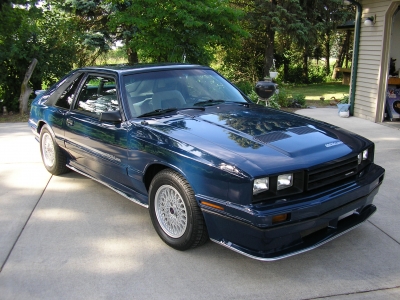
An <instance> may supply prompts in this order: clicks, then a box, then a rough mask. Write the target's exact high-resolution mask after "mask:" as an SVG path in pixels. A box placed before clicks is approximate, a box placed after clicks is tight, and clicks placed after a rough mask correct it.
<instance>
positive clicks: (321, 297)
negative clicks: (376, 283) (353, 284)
mask: <svg viewBox="0 0 400 300" xmlns="http://www.w3.org/2000/svg"><path fill="white" fill-rule="evenodd" d="M398 288H400V285H399V286H394V287H388V288H381V289H374V290H368V291H359V292H352V293H343V294H335V295H328V296H320V297H313V298H303V299H302V300H313V299H328V298H332V297H337V296H350V295H358V294H366V293H371V292H379V291H388V290H394V289H398Z"/></svg>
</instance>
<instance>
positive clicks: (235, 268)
mask: <svg viewBox="0 0 400 300" xmlns="http://www.w3.org/2000/svg"><path fill="white" fill-rule="evenodd" d="M298 113H299V114H301V115H306V116H311V117H315V118H318V119H321V120H324V121H326V122H329V123H333V124H336V125H339V126H341V127H343V128H346V129H348V130H351V131H353V132H356V133H359V134H361V135H364V136H366V137H368V138H370V139H371V140H373V141H374V142H375V143H376V154H375V161H376V162H377V163H378V164H379V165H381V166H383V167H384V168H385V169H386V178H385V180H384V183H383V185H382V187H381V189H380V192H379V194H378V195H377V197H376V198H375V204H376V205H377V207H378V211H377V212H376V213H375V214H374V215H373V216H372V217H371V218H370V220H369V221H367V222H366V223H364V224H363V225H362V226H360V227H358V228H357V229H355V230H353V231H351V232H349V233H348V234H346V235H344V236H341V237H339V238H337V239H335V240H334V241H332V242H330V243H328V244H325V245H323V246H322V247H320V248H318V249H315V250H313V251H310V252H307V253H303V254H301V255H297V256H293V257H290V258H287V259H284V260H280V261H276V262H260V261H256V260H252V259H250V258H247V257H244V256H242V255H239V254H237V253H235V252H233V251H230V250H228V249H226V248H224V247H221V246H218V245H217V244H214V243H212V242H208V243H207V244H206V245H204V246H202V247H199V248H197V249H194V250H190V251H186V252H179V251H176V250H173V249H172V248H170V247H168V246H167V245H165V244H164V243H163V242H162V241H161V240H160V239H159V237H158V236H157V234H156V233H155V231H154V230H153V227H152V225H151V221H150V217H149V215H148V211H147V209H145V208H143V207H141V206H139V205H136V204H134V203H132V202H130V201H128V200H127V199H125V198H123V197H121V196H120V195H118V194H116V193H114V192H113V191H111V190H109V189H108V188H106V187H104V186H103V185H101V184H99V183H97V182H95V181H93V180H90V179H87V178H85V177H82V176H81V175H79V174H77V173H74V172H71V173H68V174H66V175H63V176H59V177H56V176H51V175H50V174H49V173H47V171H46V170H45V168H44V167H43V166H42V163H41V158H40V153H39V144H38V143H37V142H36V141H35V139H34V137H33V135H32V134H31V133H30V131H29V129H28V126H27V124H0V266H1V273H0V298H1V299H207V300H210V299H321V298H323V299H335V300H336V299H400V230H399V229H400V155H399V148H400V131H399V130H397V129H394V128H390V127H387V126H383V125H379V124H374V123H372V122H369V121H366V120H362V119H358V118H354V117H351V118H348V119H343V118H339V117H338V116H337V114H336V109H330V108H326V109H307V110H301V111H298Z"/></svg>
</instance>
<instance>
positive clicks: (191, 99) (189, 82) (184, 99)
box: [124, 69, 247, 117]
mask: <svg viewBox="0 0 400 300" xmlns="http://www.w3.org/2000/svg"><path fill="white" fill-rule="evenodd" d="M124 86H125V92H126V96H127V100H128V103H129V109H130V112H131V116H132V117H141V116H149V115H151V114H152V112H156V113H157V114H159V112H160V111H164V110H165V111H170V110H168V109H176V110H181V109H188V108H193V107H194V108H199V106H212V105H218V104H221V103H223V102H241V103H243V102H247V100H246V99H245V98H244V96H243V95H242V94H241V93H240V92H239V91H238V90H237V89H236V88H235V87H234V86H233V85H232V84H230V83H229V82H228V81H226V80H225V79H224V78H223V77H221V76H220V75H219V74H218V73H216V72H214V71H213V70H208V69H181V70H165V71H152V72H147V73H137V74H131V75H125V76H124Z"/></svg>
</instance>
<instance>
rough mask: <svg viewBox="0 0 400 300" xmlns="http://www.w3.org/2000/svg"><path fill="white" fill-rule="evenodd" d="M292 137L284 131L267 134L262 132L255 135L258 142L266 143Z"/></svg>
mask: <svg viewBox="0 0 400 300" xmlns="http://www.w3.org/2000/svg"><path fill="white" fill-rule="evenodd" d="M287 138H290V135H288V134H286V133H284V132H279V131H278V132H271V133H267V134H262V135H257V136H255V137H254V139H255V140H256V141H258V142H261V143H264V144H269V143H273V142H277V141H280V140H284V139H287Z"/></svg>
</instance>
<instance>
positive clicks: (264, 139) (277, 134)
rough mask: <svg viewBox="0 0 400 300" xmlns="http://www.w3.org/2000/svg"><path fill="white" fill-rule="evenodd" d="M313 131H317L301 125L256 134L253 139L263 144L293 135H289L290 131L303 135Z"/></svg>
mask: <svg viewBox="0 0 400 300" xmlns="http://www.w3.org/2000/svg"><path fill="white" fill-rule="evenodd" d="M314 132H319V131H318V130H316V129H314V128H312V127H309V126H301V127H294V128H289V129H288V130H287V131H285V132H283V131H274V132H270V133H266V134H261V135H257V136H255V137H254V139H255V140H256V141H258V142H261V143H264V144H270V143H273V142H277V141H281V140H284V139H288V138H290V137H292V136H293V135H291V133H292V134H296V135H304V134H309V133H314Z"/></svg>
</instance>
